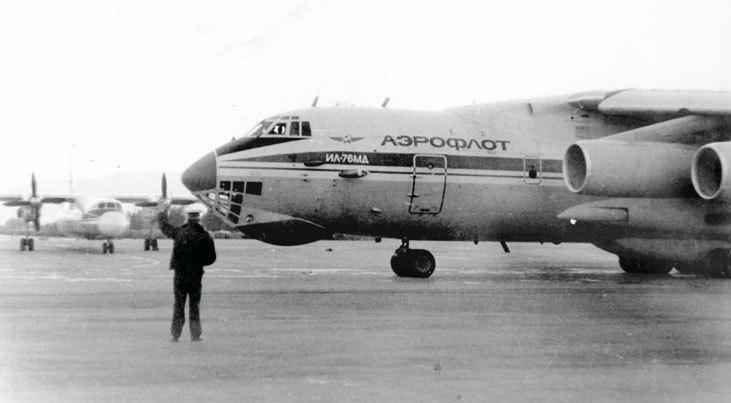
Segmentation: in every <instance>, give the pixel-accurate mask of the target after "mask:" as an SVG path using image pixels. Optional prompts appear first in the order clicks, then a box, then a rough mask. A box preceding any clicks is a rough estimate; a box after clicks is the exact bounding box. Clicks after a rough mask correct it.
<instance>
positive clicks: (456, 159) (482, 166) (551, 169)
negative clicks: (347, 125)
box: [224, 151, 563, 173]
mask: <svg viewBox="0 0 731 403" xmlns="http://www.w3.org/2000/svg"><path fill="white" fill-rule="evenodd" d="M328 155H331V156H332V155H353V156H357V157H360V158H367V160H368V163H367V164H361V163H352V165H369V166H389V167H412V166H413V165H414V155H419V154H417V153H414V154H400V153H373V152H365V153H361V152H354V151H326V152H306V153H292V154H276V155H265V156H261V157H249V158H239V159H232V160H227V161H225V162H288V163H303V164H306V163H322V164H323V165H324V164H326V163H334V162H327V157H328ZM444 156H445V157H447V168H448V169H475V170H490V171H519V172H523V171H524V166H523V158H510V157H496V156H485V157H482V156H473V155H448V154H444ZM528 159H529V161H535V160H533V159H531V158H530V157H528ZM225 162H224V163H225ZM527 163H528V164H536V162H527ZM535 168H536V169H538V167H537V166H536V167H535ZM540 170H541V171H543V172H547V173H562V172H563V170H562V167H561V160H549V159H545V160H541V169H540Z"/></svg>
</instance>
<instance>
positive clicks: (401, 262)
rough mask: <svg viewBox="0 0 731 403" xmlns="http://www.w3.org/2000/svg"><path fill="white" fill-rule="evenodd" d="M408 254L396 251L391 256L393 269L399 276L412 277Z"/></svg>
mask: <svg viewBox="0 0 731 403" xmlns="http://www.w3.org/2000/svg"><path fill="white" fill-rule="evenodd" d="M405 255H406V254H399V253H394V254H393V256H391V270H393V272H394V273H395V274H396V275H397V276H399V277H410V273H409V268H408V264H407V262H406V260H407V259H406V258H405Z"/></svg>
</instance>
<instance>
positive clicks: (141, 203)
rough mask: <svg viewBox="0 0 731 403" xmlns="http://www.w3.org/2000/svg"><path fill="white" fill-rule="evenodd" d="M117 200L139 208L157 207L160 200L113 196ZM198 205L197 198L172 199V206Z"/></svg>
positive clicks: (146, 197) (143, 197)
mask: <svg viewBox="0 0 731 403" xmlns="http://www.w3.org/2000/svg"><path fill="white" fill-rule="evenodd" d="M112 197H113V198H114V199H115V200H119V201H121V202H122V203H130V204H134V205H135V206H137V207H157V203H158V200H157V199H156V198H154V197H149V196H112ZM194 203H198V199H196V198H195V197H192V196H190V197H182V196H181V197H171V198H170V204H173V205H177V206H187V205H189V204H194Z"/></svg>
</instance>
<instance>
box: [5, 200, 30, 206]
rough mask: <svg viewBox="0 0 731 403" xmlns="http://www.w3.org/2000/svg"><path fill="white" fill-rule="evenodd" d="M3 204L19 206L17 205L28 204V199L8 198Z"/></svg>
mask: <svg viewBox="0 0 731 403" xmlns="http://www.w3.org/2000/svg"><path fill="white" fill-rule="evenodd" d="M3 205H4V206H8V207H19V206H28V205H30V201H28V200H10V201H6V202H5V203H3Z"/></svg>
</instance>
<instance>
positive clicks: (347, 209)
mask: <svg viewBox="0 0 731 403" xmlns="http://www.w3.org/2000/svg"><path fill="white" fill-rule="evenodd" d="M386 104H387V102H384V104H383V105H382V106H383V107H381V108H363V107H352V108H337V107H317V106H316V101H315V102H313V105H312V106H311V107H309V108H305V109H300V110H294V111H289V112H283V113H280V114H278V115H276V116H272V117H269V118H266V119H264V120H262V121H261V122H259V123H258V124H257V125H256V126H255V127H254V128H253V129H251V130H250V131H249V132H248V133H247V134H246V135H244V136H243V137H241V138H238V139H234V140H232V141H230V142H228V143H225V144H223V145H221V146H219V147H218V148H216V149H215V150H213V151H212V152H209V153H207V154H205V155H204V156H203V157H202V158H200V159H199V160H198V161H196V162H195V163H194V164H192V165H191V166H190V167H189V168H188V169H187V170H186V171H185V172H184V173H183V175H182V181H183V184H184V185H185V186H186V187H187V188H188V189H189V190H190V191H191V193H193V194H194V195H195V196H196V197H198V198H199V199H200V200H201V202H203V203H204V204H206V205H207V206H208V207H209V208H210V209H211V210H212V211H213V212H214V213H215V214H216V215H218V216H219V217H220V218H221V219H223V220H224V221H226V222H227V223H228V224H229V225H231V226H233V227H235V228H237V229H238V230H239V231H241V232H242V233H244V234H246V235H247V236H249V237H251V238H256V239H259V240H261V241H264V242H268V243H271V244H275V245H299V244H304V243H308V242H313V241H317V240H320V239H327V238H328V237H330V236H331V234H333V233H346V234H355V235H366V236H372V237H375V240H376V241H377V242H379V241H380V240H381V238H384V237H387V238H396V239H401V241H402V242H401V246H399V248H398V249H396V251H395V253H394V254H393V256H392V257H391V261H390V264H391V268H392V270H393V271H394V273H395V274H396V275H398V276H404V277H420V278H425V277H429V276H430V275H431V274H432V273H433V272H434V269H435V267H436V261H435V258H434V256H433V255H432V254H431V253H430V252H429V251H428V250H425V249H414V248H411V242H412V241H418V240H455V241H460V240H468V241H474V242H475V243H478V242H480V241H497V242H500V244H501V245H502V247H503V249H504V250H505V252H509V247H508V244H507V243H508V242H539V243H544V242H552V243H556V244H558V243H562V242H582V243H592V244H594V245H595V246H597V247H599V248H601V249H603V250H605V251H608V252H610V253H613V254H615V255H617V256H618V258H619V259H618V260H619V266H620V267H621V268H622V269H623V270H624V271H625V272H629V273H641V274H649V275H658V274H667V273H669V272H670V270H672V269H673V268H675V269H676V270H678V271H680V272H682V273H704V274H707V275H714V276H728V275H729V250H731V243H730V235H731V211H730V210H729V204H728V203H729V202H731V142H730V141H729V137H730V136H731V130H729V129H730V128H731V93H729V92H716V91H684V90H643V89H627V90H618V91H589V92H583V93H578V94H569V95H561V96H553V97H545V98H537V99H526V100H518V101H509V102H500V103H491V104H474V105H468V106H461V107H454V108H448V109H444V110H437V111H413V110H394V109H389V108H386V107H385V106H386Z"/></svg>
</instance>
